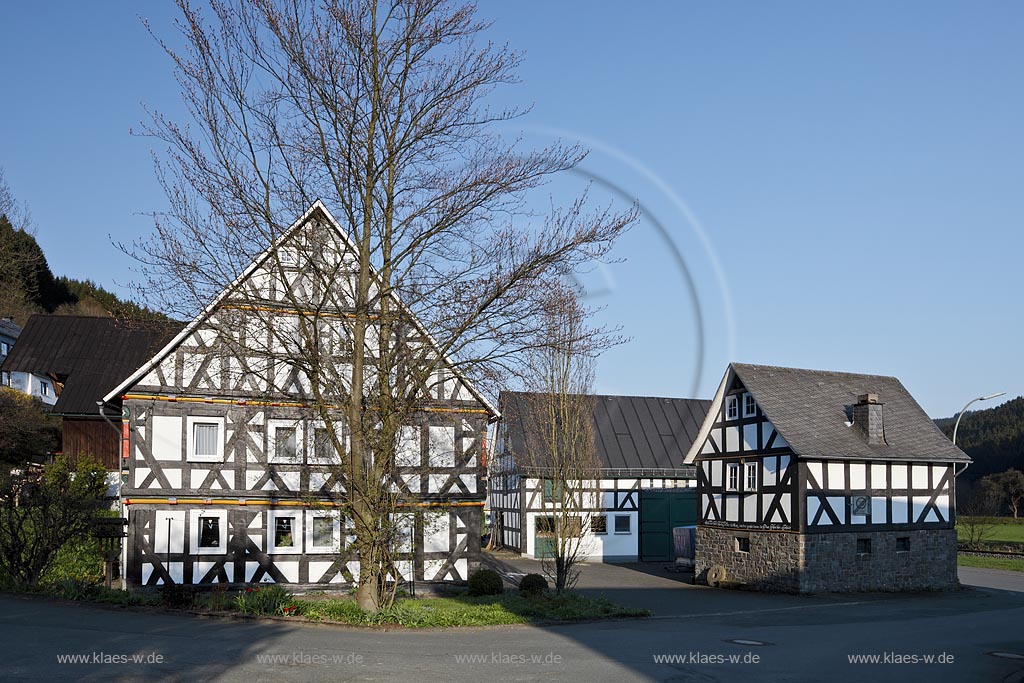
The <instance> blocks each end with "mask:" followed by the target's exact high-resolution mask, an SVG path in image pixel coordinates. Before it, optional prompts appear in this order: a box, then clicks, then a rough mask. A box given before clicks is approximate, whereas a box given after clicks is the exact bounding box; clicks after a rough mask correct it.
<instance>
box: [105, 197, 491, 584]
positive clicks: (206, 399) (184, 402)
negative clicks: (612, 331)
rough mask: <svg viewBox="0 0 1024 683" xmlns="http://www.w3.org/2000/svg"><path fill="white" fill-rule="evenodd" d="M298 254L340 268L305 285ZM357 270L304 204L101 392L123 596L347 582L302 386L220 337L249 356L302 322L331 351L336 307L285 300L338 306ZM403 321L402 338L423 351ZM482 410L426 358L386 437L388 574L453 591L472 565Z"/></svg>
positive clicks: (338, 473)
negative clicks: (425, 369) (121, 543)
mask: <svg viewBox="0 0 1024 683" xmlns="http://www.w3.org/2000/svg"><path fill="white" fill-rule="evenodd" d="M303 255H304V256H303ZM304 258H317V259H324V260H328V261H329V260H331V259H340V261H338V262H336V263H331V264H329V265H330V267H331V268H333V269H334V272H337V273H338V274H339V276H338V278H337V279H331V280H330V281H329V282H330V284H328V285H323V284H322V283H312V284H311V282H310V278H309V275H308V273H306V272H304V268H303V259H304ZM357 271H358V268H357V267H356V264H355V260H354V246H353V245H352V243H351V242H350V241H348V238H347V236H346V235H345V234H344V232H343V230H342V229H341V227H340V226H339V225H338V223H337V222H336V221H335V220H334V218H333V217H332V216H331V215H330V213H329V212H328V211H327V209H326V208H325V207H324V206H323V205H322V204H321V203H320V202H317V203H316V204H315V205H314V206H313V207H312V208H310V210H309V211H308V212H307V213H306V214H305V215H303V216H302V217H300V218H299V220H297V221H296V222H295V223H294V224H293V225H292V226H291V227H290V228H289V229H288V230H287V231H286V232H285V233H284V234H283V235H282V236H281V238H280V239H279V240H278V241H276V242H275V243H274V244H273V245H271V246H269V247H268V248H267V250H266V251H264V252H263V253H262V254H261V255H260V256H258V257H257V258H256V259H255V261H254V262H253V263H252V264H251V265H250V266H249V267H248V268H247V269H246V270H245V271H244V272H243V273H242V274H241V275H240V276H239V277H238V279H236V280H235V281H234V282H233V283H232V284H231V285H230V286H229V287H227V288H226V289H225V290H224V291H223V292H222V293H221V294H220V295H219V296H217V297H216V299H215V300H214V301H213V302H212V303H211V304H210V305H209V306H208V307H207V308H206V309H205V310H204V311H202V312H201V313H200V314H199V315H198V316H196V318H195V319H194V320H192V321H191V322H190V323H189V324H188V325H187V326H185V328H184V329H183V330H181V332H180V333H179V334H177V335H176V336H175V337H174V338H173V339H171V340H170V341H169V342H168V343H167V344H166V345H164V346H163V347H162V348H161V349H159V350H158V351H157V352H156V353H155V354H154V355H153V356H152V357H151V358H149V359H148V360H146V361H145V362H144V363H141V364H140V365H139V367H138V368H137V369H136V370H135V371H134V372H133V373H132V374H131V375H130V376H128V377H127V378H126V379H124V380H123V381H122V382H120V384H119V385H118V386H116V388H114V389H113V390H111V391H110V392H109V393H108V395H107V396H106V400H107V401H114V400H117V399H121V400H123V404H124V407H125V413H126V418H125V429H126V433H127V434H128V444H127V451H126V453H127V454H128V457H127V459H126V461H125V469H124V477H125V484H124V485H123V486H122V490H121V496H122V501H123V504H124V508H125V510H126V511H127V519H128V538H127V540H126V547H127V548H126V549H127V552H126V554H127V557H126V562H125V567H126V577H125V578H126V583H127V586H128V587H129V588H138V587H143V586H160V585H166V584H172V583H173V584H195V585H203V584H205V585H209V584H213V583H221V584H225V583H226V584H241V583H252V582H275V583H287V584H293V585H296V586H314V587H315V586H321V587H323V586H327V585H333V586H340V585H346V584H352V583H354V582H355V581H356V580H357V579H358V572H359V560H358V557H356V556H355V553H354V551H352V549H351V548H350V547H349V544H350V541H351V534H350V531H351V524H350V521H351V520H346V519H344V518H343V515H339V514H338V513H336V512H335V511H334V510H336V509H337V507H338V502H339V500H343V499H344V496H345V483H344V475H343V471H342V470H341V467H340V460H339V456H338V452H337V450H336V449H332V448H331V447H330V443H331V441H333V439H331V438H330V437H329V436H325V435H324V434H323V432H324V430H326V429H327V427H326V426H325V425H324V423H323V422H322V421H321V420H320V419H318V417H319V416H318V415H317V414H315V413H314V411H313V410H312V408H311V406H310V402H309V395H310V394H309V391H310V390H309V383H308V381H307V379H306V378H304V377H302V376H299V375H297V374H296V372H295V370H294V369H293V368H291V367H290V366H288V363H287V359H286V358H285V356H283V355H282V356H281V357H280V358H277V357H273V358H269V359H266V360H265V362H263V363H262V364H260V363H254V362H252V361H251V359H247V358H245V357H243V356H244V354H242V353H240V352H232V351H231V349H230V348H228V347H225V345H224V344H222V343H221V341H220V339H221V337H220V336H219V335H221V334H225V333H226V334H234V333H235V331H236V330H237V333H238V334H239V335H240V339H242V342H241V343H242V344H244V345H247V346H246V347H245V348H249V349H252V350H253V351H252V352H253V354H258V353H259V349H265V348H269V347H273V346H275V345H277V344H283V343H285V342H287V341H288V340H289V339H291V338H292V337H294V332H295V330H296V329H297V325H298V324H299V323H298V321H297V318H298V316H300V315H301V316H306V318H305V319H306V320H314V321H316V323H317V324H319V323H321V322H324V321H328V322H329V324H328V322H324V325H325V327H324V330H325V332H324V336H323V337H322V340H323V341H324V343H325V344H330V345H332V348H335V349H343V348H344V344H343V343H340V342H339V341H338V340H340V339H342V338H344V336H345V335H346V334H347V333H346V331H345V323H344V322H343V321H344V320H346V316H347V315H348V313H347V311H350V310H351V308H348V309H345V308H344V306H342V307H341V308H339V309H333V308H332V309H329V310H327V309H324V308H322V307H320V306H318V307H317V309H316V310H315V311H314V310H313V306H312V303H311V304H310V306H309V308H307V309H305V310H296V309H295V308H294V305H295V302H296V301H299V302H300V303H301V302H302V301H305V300H307V297H309V296H311V295H310V294H309V292H310V291H314V289H315V288H316V287H318V286H330V287H338V288H340V289H339V291H341V292H342V293H341V294H340V295H339V297H338V298H339V299H344V298H345V296H346V295H344V292H345V291H348V292H351V291H352V289H351V288H350V286H349V283H348V282H347V281H345V279H344V277H343V276H344V274H345V273H347V274H348V276H352V273H353V272H357ZM318 301H322V299H320V300H318ZM257 310H258V311H259V312H260V314H259V315H258V316H257V315H256V313H255V311H257ZM409 316H410V317H409V319H408V321H407V322H408V324H407V325H406V326H403V327H402V335H403V336H402V338H403V339H404V340H405V342H406V343H409V344H414V343H416V344H420V345H422V347H423V348H426V347H427V345H430V344H433V341H432V340H431V339H430V337H429V335H427V334H426V332H425V331H424V330H423V329H422V327H421V326H420V325H419V323H418V321H417V320H415V318H414V317H413V316H412V314H411V313H409ZM309 324H312V323H309ZM368 343H369V342H368ZM429 348H434V347H429ZM332 353H334V352H333V351H332ZM337 353H338V354H340V355H339V356H338V358H339V360H338V362H340V363H344V362H346V361H345V357H344V351H343V350H341V351H337ZM257 366H258V367H257ZM242 367H245V368H247V369H246V370H245V371H240V368H242ZM282 378H283V379H282ZM281 387H284V388H281ZM497 416H498V414H497V412H496V410H495V409H494V408H492V407H491V406H490V404H489V403H488V402H487V400H486V399H485V398H484V397H483V396H482V395H480V394H479V393H478V392H477V391H476V390H475V389H474V388H473V386H472V385H471V384H470V383H469V381H468V380H467V379H466V378H465V377H463V376H462V375H461V374H460V373H459V372H458V370H457V369H455V368H453V367H451V365H450V364H448V363H447V361H446V360H445V361H444V362H442V363H441V366H440V369H439V370H437V381H436V382H435V383H433V384H432V385H431V388H430V393H429V395H426V394H425V395H424V396H423V398H422V406H421V408H417V411H416V412H415V413H414V415H413V417H412V418H411V419H410V421H409V423H408V424H407V425H406V426H405V427H403V428H402V430H401V434H400V437H399V441H400V444H399V447H398V455H397V456H396V469H395V471H394V481H391V482H381V486H391V487H393V488H392V490H394V491H396V492H397V493H396V495H397V496H398V500H399V509H400V512H397V513H396V515H399V516H400V517H401V519H400V520H398V521H397V523H398V524H399V525H400V526H402V527H403V528H407V529H408V531H407V534H406V535H405V536H404V538H405V539H406V540H404V541H402V542H401V543H400V544H399V546H398V547H396V549H395V550H396V554H395V556H394V557H395V572H396V573H397V574H398V575H399V576H398V577H396V578H399V579H401V580H404V581H424V582H442V581H449V582H451V581H456V582H457V581H464V580H465V579H466V578H467V577H468V575H469V574H470V572H472V571H473V570H474V569H475V567H476V565H477V564H478V562H479V555H480V531H481V518H482V509H483V505H484V498H485V488H484V486H483V471H484V469H483V466H484V459H485V450H484V449H485V435H486V431H487V426H488V424H489V423H490V422H491V421H493V420H495V419H496V418H497ZM334 424H335V428H337V429H342V428H343V425H342V426H341V427H339V426H337V425H338V423H337V422H335V423H334ZM338 438H344V437H343V435H341V434H339V437H338ZM325 444H326V447H325ZM399 459H401V462H400V463H399V462H397V461H398V460H399ZM406 524H407V527H405V526H404V525H406ZM392 576H394V574H393V575H392Z"/></svg>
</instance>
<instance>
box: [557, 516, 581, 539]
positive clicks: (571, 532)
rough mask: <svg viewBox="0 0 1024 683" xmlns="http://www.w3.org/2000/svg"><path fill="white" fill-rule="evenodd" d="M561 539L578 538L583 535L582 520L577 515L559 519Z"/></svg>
mask: <svg viewBox="0 0 1024 683" xmlns="http://www.w3.org/2000/svg"><path fill="white" fill-rule="evenodd" d="M559 521H561V523H562V538H579V537H580V536H582V535H583V518H582V517H580V516H579V515H569V516H567V517H565V518H561V519H560V520H559Z"/></svg>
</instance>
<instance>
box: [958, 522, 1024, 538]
mask: <svg viewBox="0 0 1024 683" xmlns="http://www.w3.org/2000/svg"><path fill="white" fill-rule="evenodd" d="M1000 521H1002V520H1000ZM956 530H957V536H958V537H959V538H960V540H961V541H963V540H965V537H966V533H965V532H964V526H963V518H961V519H960V524H957V529H956ZM985 540H986V541H987V542H988V543H1000V542H1002V543H1024V524H1021V523H1016V522H1013V521H1006V523H1001V524H993V525H992V529H991V532H986V534H985Z"/></svg>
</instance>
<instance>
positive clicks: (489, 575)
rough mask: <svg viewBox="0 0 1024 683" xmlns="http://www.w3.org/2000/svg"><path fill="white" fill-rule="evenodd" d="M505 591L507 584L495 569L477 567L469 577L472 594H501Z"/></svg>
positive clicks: (470, 592)
mask: <svg viewBox="0 0 1024 683" xmlns="http://www.w3.org/2000/svg"><path fill="white" fill-rule="evenodd" d="M503 592H505V585H504V584H503V583H502V582H501V575H500V574H498V572H496V571H494V570H493V569H477V570H476V571H475V572H473V574H472V575H471V576H470V577H469V594H470V595H501V594H502V593H503Z"/></svg>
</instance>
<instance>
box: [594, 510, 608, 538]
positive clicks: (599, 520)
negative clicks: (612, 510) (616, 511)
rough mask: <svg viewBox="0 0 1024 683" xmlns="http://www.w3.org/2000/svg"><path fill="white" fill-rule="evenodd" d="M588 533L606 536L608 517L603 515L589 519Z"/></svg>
mask: <svg viewBox="0 0 1024 683" xmlns="http://www.w3.org/2000/svg"><path fill="white" fill-rule="evenodd" d="M590 533H592V534H606V533H608V517H606V516H605V515H594V516H593V517H591V518H590Z"/></svg>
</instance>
